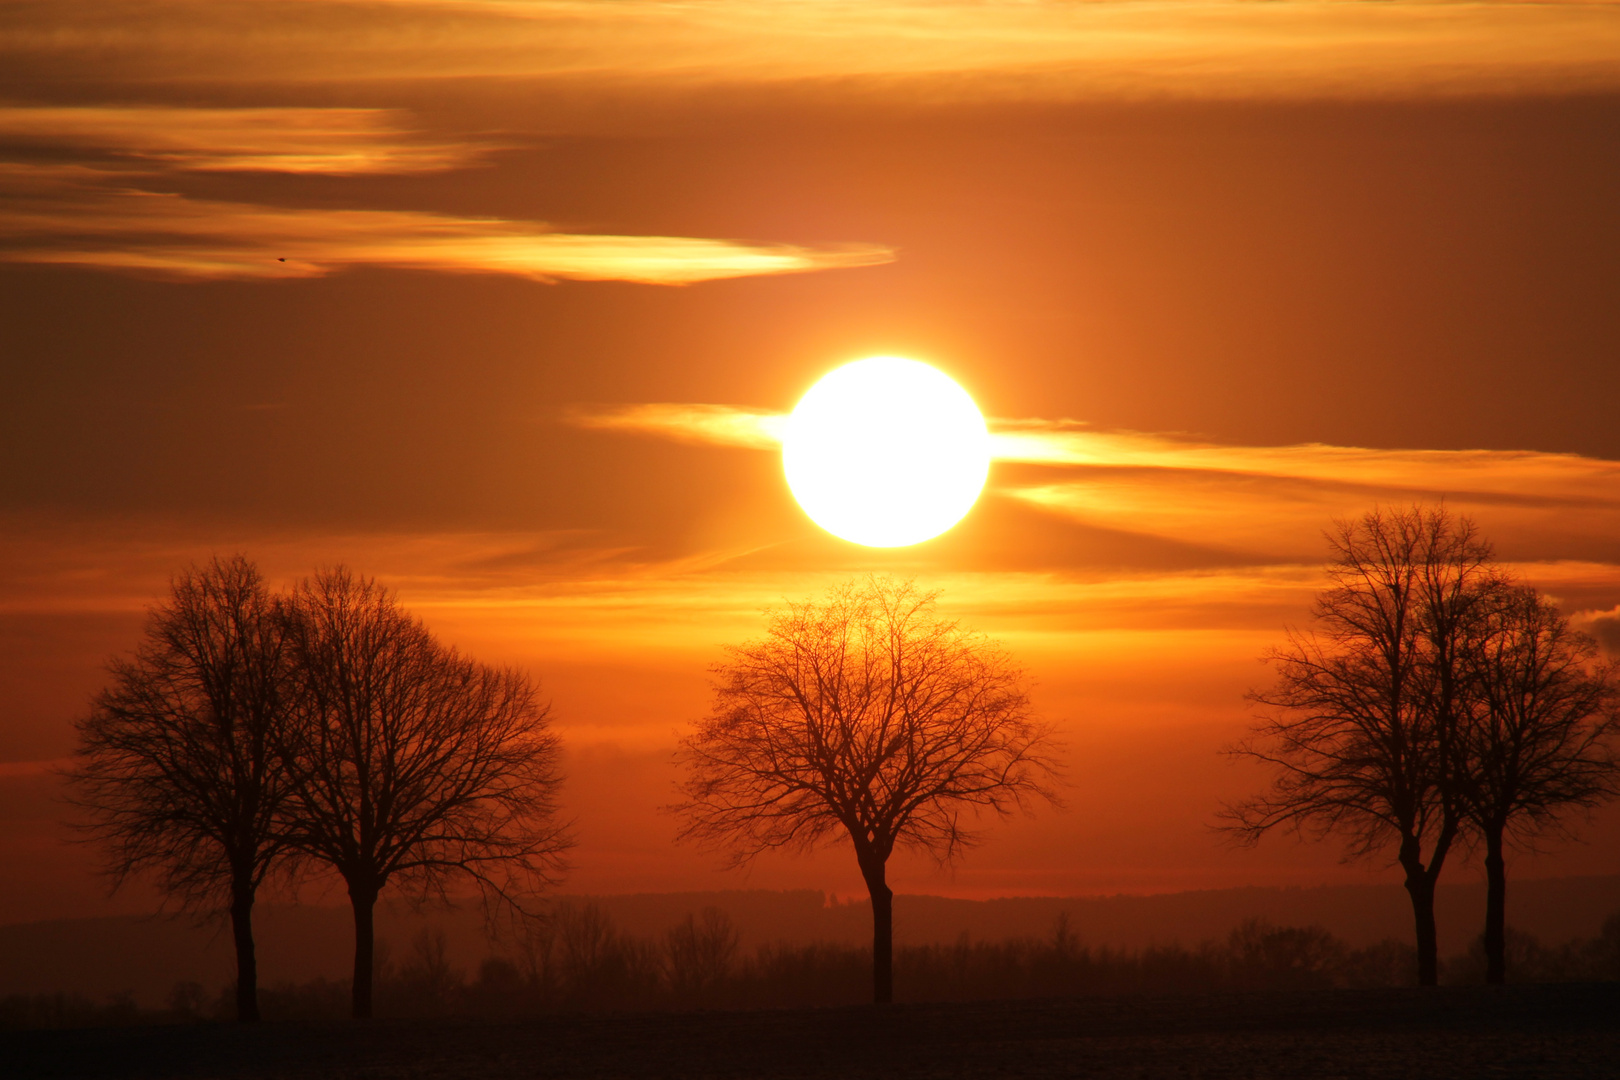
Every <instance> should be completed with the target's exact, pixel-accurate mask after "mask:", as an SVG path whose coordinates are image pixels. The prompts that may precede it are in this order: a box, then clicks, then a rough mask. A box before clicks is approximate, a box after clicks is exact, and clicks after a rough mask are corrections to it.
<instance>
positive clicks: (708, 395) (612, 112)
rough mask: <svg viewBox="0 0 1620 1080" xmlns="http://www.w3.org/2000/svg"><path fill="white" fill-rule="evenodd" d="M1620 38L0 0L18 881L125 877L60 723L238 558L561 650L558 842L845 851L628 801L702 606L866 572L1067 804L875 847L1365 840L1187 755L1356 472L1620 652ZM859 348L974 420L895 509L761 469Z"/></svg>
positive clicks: (522, 6) (578, 859)
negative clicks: (173, 604)
mask: <svg viewBox="0 0 1620 1080" xmlns="http://www.w3.org/2000/svg"><path fill="white" fill-rule="evenodd" d="M1617 58H1620V8H1617V7H1616V6H1615V5H1612V4H1608V3H1448V2H1414V0H1387V2H1378V3H1371V2H1361V0H1333V2H1308V0H1278V2H1274V3H1263V4H1262V3H1246V2H1245V3H1237V2H1230V0H1226V2H1210V3H1204V2H1198V0H1186V2H1168V0H1167V2H1155V0H1139V2H1121V0H1093V2H1070V3H1058V2H1041V0H1024V2H1013V0H1008V2H988V0H987V2H976V3H969V2H948V0H942V2H922V0H917V2H903V0H873V2H866V3H853V2H835V0H778V2H770V0H689V2H659V3H655V2H649V0H622V2H618V3H611V4H609V3H600V2H598V3H591V2H564V0H555V2H548V0H482V2H480V0H466V2H452V0H440V2H427V0H372V2H366V3H358V2H357V3H349V2H339V0H252V2H246V0H243V2H232V0H192V2H188V0H142V2H138V3H137V2H133V0H130V2H117V0H41V2H26V0H20V2H13V3H10V4H7V5H5V6H4V7H3V8H0V657H3V659H0V866H4V867H5V868H6V869H5V871H4V872H3V873H0V921H5V922H12V921H21V920H27V919H39V918H46V917H55V916H60V915H94V914H103V913H112V912H124V911H141V910H147V909H149V908H150V906H151V904H152V902H153V897H152V894H151V893H150V890H148V889H143V887H142V886H140V885H139V884H136V885H134V886H131V887H128V888H126V889H125V890H124V891H122V892H120V893H119V894H118V895H116V896H113V897H108V895H107V893H106V887H105V883H104V882H103V881H101V880H100V879H99V878H98V877H97V876H96V874H95V865H96V864H95V853H94V852H93V851H91V850H89V849H87V848H85V847H84V846H82V845H78V844H73V843H69V842H67V841H66V840H65V837H66V836H67V835H68V833H67V832H66V831H65V830H64V828H63V825H62V822H63V820H64V819H65V818H66V817H67V816H68V813H69V812H68V809H67V807H65V806H64V805H63V804H62V803H61V801H60V794H61V792H60V785H59V781H58V780H57V778H56V775H55V770H56V769H57V768H58V767H59V766H60V765H61V763H62V762H63V761H64V759H66V758H67V757H68V756H69V755H70V754H71V752H72V749H73V727H72V725H73V721H74V719H75V718H76V717H78V716H81V715H82V714H83V713H84V712H85V710H86V706H87V702H88V700H89V698H90V695H91V694H93V693H94V691H95V690H96V689H97V688H98V687H99V686H100V685H102V683H103V681H104V679H105V669H104V665H105V663H106V661H107V660H108V658H109V657H111V656H114V655H117V654H119V653H122V652H125V651H127V650H129V649H130V648H132V647H133V646H134V644H135V642H136V641H137V639H138V636H139V633H140V627H141V623H142V618H143V613H144V611H145V610H146V609H147V607H148V606H149V605H151V604H153V603H155V602H157V601H159V600H160V599H161V598H162V596H163V595H164V593H165V590H166V589H167V585H168V581H169V577H170V575H172V574H174V573H175V572H176V571H178V570H179V569H181V568H183V567H184V566H185V565H187V564H188V563H189V562H192V561H194V560H203V559H207V558H209V557H210V556H212V555H214V554H230V553H236V552H240V553H242V554H245V555H247V556H248V557H249V558H251V559H253V560H255V561H256V562H257V563H258V565H259V566H260V567H261V569H262V570H263V571H264V572H265V574H266V575H267V577H269V579H270V580H271V581H272V582H273V583H275V584H277V585H281V584H287V583H290V582H292V581H295V580H297V579H298V578H300V577H302V576H304V575H306V574H309V573H310V572H312V571H314V570H315V569H317V568H320V567H325V566H331V565H334V564H337V563H343V564H346V565H348V566H350V567H352V568H353V569H355V570H357V571H359V572H361V573H363V574H367V575H371V576H375V577H376V578H378V579H379V580H380V581H382V582H384V583H385V584H387V585H389V586H390V587H392V588H394V589H396V590H397V592H398V595H399V597H400V599H401V601H402V603H404V604H405V605H406V606H407V607H408V608H409V609H410V610H412V611H413V612H415V613H417V614H418V615H420V616H421V617H422V618H423V619H424V620H425V621H426V622H427V623H428V624H429V625H430V626H431V627H432V629H433V630H434V631H435V632H436V633H438V634H439V635H440V636H441V637H443V638H444V639H445V640H446V641H448V642H450V643H452V644H454V645H456V646H457V647H459V648H461V649H463V650H465V651H466V652H468V653H470V654H471V655H473V656H476V657H478V658H479V659H482V660H487V661H490V662H495V663H503V664H514V665H519V666H521V667H523V668H525V669H526V670H529V671H531V672H532V673H533V674H534V675H535V676H536V677H537V678H538V679H539V680H540V682H541V685H542V686H543V687H544V692H545V693H546V695H547V696H548V697H549V699H550V700H551V702H552V716H553V721H554V723H555V725H556V729H557V731H558V732H559V733H560V734H561V735H562V737H563V740H564V744H565V747H566V762H565V768H566V772H567V775H568V786H567V789H566V794H565V803H566V807H567V812H568V813H569V814H570V815H572V816H573V817H574V818H575V820H576V822H577V826H576V832H577V834H578V836H579V840H580V843H579V846H578V847H577V849H576V850H575V851H574V852H573V855H572V859H573V864H574V867H573V870H572V872H571V874H570V876H569V878H568V880H567V882H566V886H565V887H566V888H567V889H569V890H570V891H576V892H597V893H608V892H642V891H676V890H686V889H693V890H697V889H704V890H708V889H716V888H788V887H793V888H800V887H807V888H819V889H825V890H828V891H830V892H834V893H836V894H839V895H843V896H853V895H859V894H860V893H861V891H862V890H861V885H860V878H859V875H858V873H857V872H856V868H855V866H854V862H853V859H852V858H850V857H849V853H848V852H847V851H846V850H839V849H833V850H831V851H828V852H826V853H823V854H819V855H814V856H807V857H788V856H782V857H771V858H766V859H762V860H760V861H759V862H757V863H756V864H755V865H754V866H753V867H752V869H751V870H749V871H748V872H746V873H741V872H737V871H732V870H726V869H724V868H723V866H722V861H721V860H720V859H719V858H717V857H715V856H714V855H712V854H709V853H705V852H702V851H697V850H694V849H691V848H688V847H683V846H679V845H676V844H675V843H674V833H675V828H676V823H675V821H674V820H673V819H672V818H671V817H670V816H669V815H668V814H667V813H665V812H664V811H663V810H662V809H661V808H662V807H663V806H664V805H666V804H668V803H670V802H673V801H674V800H675V790H674V786H673V785H674V782H675V779H676V775H677V774H676V772H675V766H674V764H673V762H672V758H671V755H672V751H673V748H674V746H675V742H676V739H677V738H678V737H679V735H680V734H681V733H682V732H683V731H685V730H689V727H690V725H691V723H692V722H693V721H694V720H695V719H697V718H698V717H700V716H701V715H703V713H704V712H705V710H706V709H707V705H708V700H709V697H708V695H709V678H710V675H709V668H710V667H711V665H713V664H715V663H716V662H718V661H720V660H721V659H723V657H724V647H725V646H726V645H728V644H736V643H740V642H742V641H745V640H748V639H749V638H751V637H754V636H757V635H758V634H759V633H760V632H761V631H762V630H763V628H764V626H765V616H764V614H763V612H764V611H765V610H766V609H768V608H770V607H772V606H778V605H781V604H782V603H784V602H787V601H796V600H802V599H806V598H809V597H812V596H815V595H817V594H818V593H820V592H822V591H823V590H824V589H826V588H827V587H828V586H830V585H832V584H834V583H836V582H839V581H843V580H847V579H849V578H850V577H852V576H855V575H859V574H865V573H874V572H875V573H886V574H893V575H896V576H901V577H914V578H915V579H916V580H917V582H918V583H919V584H920V585H922V586H923V587H925V588H928V589H937V590H939V591H940V601H939V602H940V605H941V610H942V612H944V613H945V614H947V615H949V616H950V617H953V618H959V619H960V620H962V622H963V623H964V624H965V625H968V626H971V627H973V628H975V629H978V630H981V631H983V632H984V633H986V634H988V635H989V636H991V637H993V638H995V639H997V640H999V641H1000V642H1002V643H1003V644H1004V645H1005V646H1006V647H1007V649H1008V650H1009V651H1010V652H1011V653H1012V654H1013V655H1014V656H1015V657H1016V658H1017V659H1018V661H1019V662H1020V663H1021V664H1022V665H1023V666H1024V668H1025V669H1026V671H1027V673H1028V677H1029V685H1030V687H1031V694H1032V698H1033V701H1034V703H1035V706H1036V708H1037V709H1038V711H1039V713H1040V715H1042V716H1043V717H1044V718H1045V719H1047V720H1048V721H1050V722H1051V723H1052V724H1053V725H1054V727H1055V728H1056V729H1057V731H1058V734H1059V737H1060V738H1061V740H1062V742H1063V747H1064V749H1063V759H1064V763H1065V787H1064V789H1063V801H1064V804H1065V805H1064V806H1063V808H1061V809H1051V808H1045V809H1040V810H1038V812H1037V813H1036V814H1035V815H1034V816H1032V817H1015V818H1013V819H1011V820H1008V821H1006V822H1000V823H994V822H987V823H986V829H985V839H984V842H983V844H982V845H981V846H979V847H978V848H976V849H974V850H972V851H970V852H969V853H968V854H967V855H966V856H965V857H964V858H963V859H962V860H961V862H960V863H959V864H957V865H955V866H954V867H939V866H936V865H935V864H934V863H932V862H931V861H930V860H928V859H927V858H926V857H921V856H909V855H907V856H897V857H896V860H895V862H894V864H893V867H892V874H891V880H892V882H893V884H894V885H895V887H896V888H897V889H898V890H899V891H902V892H929V893H939V894H946V895H955V896H965V897H983V896H1006V895H1033V894H1045V895H1081V894H1095V893H1112V892H1160V891H1168V890H1179V889H1199V888H1219V887H1226V886H1234V885H1254V884H1260V885H1267V884H1276V885H1311V884H1318V883H1328V882H1333V883H1339V882H1355V881H1385V880H1392V879H1393V878H1392V874H1391V871H1390V869H1389V867H1388V866H1387V865H1385V864H1383V863H1381V862H1378V861H1373V862H1370V863H1369V862H1361V863H1353V864H1343V863H1341V861H1340V857H1339V856H1340V852H1339V849H1338V847H1337V846H1336V845H1335V844H1333V843H1331V842H1330V843H1301V842H1296V841H1294V840H1292V839H1289V838H1286V837H1277V838H1274V839H1268V840H1267V841H1265V842H1263V843H1262V844H1261V845H1260V846H1259V847H1258V848H1256V849H1253V850H1247V849H1234V848H1233V847H1232V846H1230V845H1229V844H1227V843H1226V842H1225V841H1223V839H1222V838H1221V836H1219V835H1218V834H1217V833H1216V832H1214V831H1213V830H1212V828H1211V825H1212V824H1213V822H1214V820H1215V815H1216V813H1217V811H1218V810H1219V808H1220V806H1221V803H1222V800H1227V799H1235V798H1241V797H1243V796H1244V795H1247V794H1251V793H1254V792H1256V791H1258V790H1260V788H1261V787H1262V786H1263V785H1264V783H1265V781H1266V775H1265V774H1264V773H1263V772H1262V771H1260V770H1258V769H1256V768H1254V767H1252V766H1248V765H1243V764H1239V763H1234V762H1233V761H1231V760H1230V759H1229V758H1228V757H1226V756H1224V755H1223V754H1222V753H1221V750H1222V748H1223V747H1226V746H1229V745H1230V744H1232V743H1233V742H1235V741H1236V740H1238V739H1240V738H1241V737H1242V736H1243V735H1244V733H1245V731H1246V730H1247V727H1248V725H1249V724H1250V723H1251V721H1252V716H1251V708H1250V706H1249V705H1248V704H1247V703H1246V702H1245V700H1244V694H1245V692H1246V691H1247V690H1250V689H1255V688H1260V687H1263V686H1265V685H1266V684H1267V682H1268V680H1269V676H1268V669H1267V667H1266V666H1265V665H1264V664H1263V663H1262V662H1261V657H1262V656H1263V655H1264V654H1265V652H1266V650H1267V649H1268V648H1270V647H1273V646H1275V645H1277V644H1279V643H1280V642H1281V641H1282V640H1283V637H1284V634H1285V632H1286V630H1287V628H1289V627H1304V626H1307V625H1308V623H1309V619H1310V602H1311V599H1312V597H1313V595H1314V594H1315V593H1316V591H1318V590H1319V589H1320V588H1321V586H1322V583H1323V578H1322V565H1323V562H1324V559H1325V557H1326V552H1327V548H1326V544H1325V542H1324V539H1323V531H1324V530H1325V529H1327V528H1329V527H1331V524H1332V522H1333V520H1334V519H1335V518H1342V517H1347V516H1348V517H1354V516H1357V515H1359V514H1361V513H1364V512H1365V511H1367V510H1369V509H1371V508H1373V507H1374V506H1377V505H1384V506H1405V505H1410V504H1411V503H1413V502H1415V501H1421V500H1430V501H1432V500H1436V499H1441V498H1443V499H1444V500H1445V501H1446V503H1447V505H1448V506H1450V507H1451V508H1452V509H1453V510H1455V511H1457V512H1459V513H1462V514H1466V515H1469V516H1471V517H1472V518H1474V519H1475V520H1476V522H1477V523H1478V524H1479V526H1480V528H1481V530H1482V531H1483V533H1484V534H1485V535H1486V536H1487V537H1488V538H1489V539H1491V540H1492V541H1493V543H1494V544H1495V547H1496V550H1497V553H1498V556H1499V557H1500V559H1501V560H1502V561H1503V562H1504V563H1505V564H1507V565H1509V566H1510V567H1512V568H1513V569H1514V570H1515V571H1516V572H1517V573H1519V574H1521V575H1522V576H1523V577H1524V579H1525V580H1527V581H1529V582H1531V583H1533V584H1535V585H1537V586H1538V587H1540V588H1542V589H1543V590H1545V591H1546V592H1547V593H1548V594H1549V595H1551V596H1553V597H1554V598H1556V599H1557V600H1558V602H1559V603H1560V604H1561V605H1562V607H1563V609H1564V610H1565V611H1566V613H1568V614H1569V615H1570V616H1571V617H1572V618H1573V619H1574V620H1575V621H1576V623H1577V624H1578V625H1580V626H1582V627H1584V628H1586V629H1588V630H1590V631H1592V632H1593V633H1594V634H1596V635H1597V636H1599V637H1600V638H1601V639H1603V640H1605V641H1607V642H1608V643H1609V644H1610V646H1611V647H1612V648H1614V649H1616V650H1617V651H1620V426H1617V425H1616V424H1615V422H1614V410H1613V402H1614V401H1615V400H1616V398H1617V396H1620V362H1617V360H1620V305H1616V304H1615V303H1614V296H1615V295H1616V289H1617V286H1620V200H1616V199H1615V197H1614V192H1615V191H1616V190H1617V188H1620V136H1617V132H1620V59H1617ZM879 354H893V355H901V356H907V357H912V358H915V359H918V360H923V361H926V362H928V363H931V364H933V365H935V366H937V367H938V368H939V369H940V370H942V371H945V372H947V373H948V374H950V375H951V376H952V377H953V378H955V379H956V380H957V381H958V382H959V383H960V384H961V385H962V386H963V387H964V388H966V389H967V390H968V392H969V393H970V394H972V396H973V397H974V399H975V400H976V401H977V402H978V404H979V406H980V408H981V409H982V410H983V412H984V413H985V415H986V416H987V417H988V418H989V422H990V427H991V431H992V435H993V447H994V459H993V462H992V467H991V472H990V478H989V482H988V485H987V487H986V490H985V493H984V495H983V496H982V497H981V499H980V500H979V502H978V504H977V505H976V506H975V508H974V509H973V510H972V511H971V512H970V513H969V515H968V516H967V517H966V518H965V519H964V520H963V521H962V522H961V523H960V524H959V525H958V526H957V527H955V528H954V529H952V530H950V531H949V532H947V533H945V534H944V535H942V536H940V537H938V538H937V539H934V540H930V541H927V542H924V543H922V544H918V545H916V546H913V547H907V548H898V549H872V548H862V547H858V546H855V545H852V544H849V543H847V542H844V541H841V540H838V539H836V538H834V537H832V536H830V535H828V534H826V533H824V532H822V531H821V530H820V529H819V528H818V527H817V526H816V525H814V524H813V523H812V522H811V521H810V520H809V519H808V518H806V517H805V516H804V514H803V513H802V512H801V511H800V510H799V509H798V508H797V506H796V505H795V503H794V501H793V499H792V496H791V494H790V492H789V491H788V488H787V486H786V483H785V481H784V479H783V476H782V469H781V459H780V446H779V441H778V440H779V437H780V430H781V422H780V418H781V417H782V416H784V415H785V414H786V413H787V412H788V411H790V410H791V409H792V407H793V405H794V403H795V402H796V401H797V400H798V399H799V397H800V396H801V395H803V394H804V393H805V391H806V390H808V388H809V387H810V386H811V385H812V384H813V383H814V382H815V381H816V379H817V378H819V377H820V376H821V375H822V374H824V373H826V372H827V371H829V370H832V369H833V368H835V367H837V366H838V365H840V364H842V363H845V362H847V361H850V360H854V359H858V358H861V357H865V356H871V355H879ZM1575 824H1576V825H1577V831H1578V833H1579V835H1580V839H1579V840H1578V841H1575V842H1561V843H1556V844H1550V845H1548V846H1547V848H1546V850H1544V851H1541V852H1535V853H1518V854H1516V855H1515V856H1514V857H1513V861H1512V863H1511V869H1512V872H1514V873H1517V874H1520V875H1523V876H1533V877H1547V876H1554V875H1561V874H1612V873H1620V812H1617V811H1616V810H1614V809H1609V810H1605V811H1602V812H1600V813H1599V814H1598V815H1597V816H1596V817H1595V818H1594V819H1592V820H1591V821H1590V822H1582V821H1576V822H1575ZM1446 877H1447V878H1448V879H1452V880H1474V879H1476V878H1478V877H1479V870H1478V866H1477V861H1476V862H1471V861H1469V860H1468V859H1459V860H1458V862H1457V864H1456V866H1455V868H1453V869H1448V871H1447V874H1446ZM335 899H336V897H335V896H334V900H335Z"/></svg>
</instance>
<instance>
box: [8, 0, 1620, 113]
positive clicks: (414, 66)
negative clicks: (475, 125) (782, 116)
mask: <svg viewBox="0 0 1620 1080" xmlns="http://www.w3.org/2000/svg"><path fill="white" fill-rule="evenodd" d="M6 29H7V31H8V32H7V33H6V34H5V35H0V36H3V37H4V39H5V40H7V41H8V42H9V47H8V48H6V49H5V51H4V53H0V56H3V55H9V56H10V57H11V58H12V62H13V64H14V65H21V66H22V68H23V69H25V70H26V69H29V68H33V69H35V70H37V73H38V76H39V77H42V78H46V79H56V78H63V77H69V78H76V77H80V76H79V75H78V71H79V69H81V68H86V67H90V66H93V65H95V64H99V65H100V66H101V70H102V71H103V72H104V73H106V74H109V75H111V76H112V77H122V78H143V79H145V78H173V77H175V76H176V74H177V73H178V74H179V75H180V77H185V78H194V79H196V78H206V79H222V80H251V81H259V82H262V81H266V80H268V81H288V82H307V81H310V80H327V81H330V80H376V79H414V78H467V77H472V78H477V77H495V78H528V77H544V78H562V79H570V80H584V81H595V82H604V81H605V82H630V83H636V84H644V83H647V82H649V81H651V82H658V83H664V84H673V85H686V86H696V85H706V84H727V83H738V82H744V83H753V84H764V83H785V82H791V81H826V80H848V79H855V80H863V81H866V82H869V83H870V82H873V81H879V82H881V81H883V80H893V79H901V80H913V84H912V85H909V86H908V87H907V88H905V89H903V90H902V91H901V92H903V93H907V94H916V93H919V92H920V93H922V94H923V95H924V96H940V95H943V96H947V97H951V98H963V97H984V96H992V97H1021V98H1023V97H1038V98H1073V97H1096V96H1105V97H1106V96H1115V97H1117V96H1122V95H1123V96H1136V97H1140V96H1163V95H1175V96H1183V95H1190V96H1210V95H1214V96H1231V95H1239V96H1252V95H1260V96H1288V97H1299V96H1305V97H1319V96H1324V95H1329V96H1342V95H1349V96H1365V95H1387V94H1397V95H1402V94H1456V93H1463V94H1468V93H1482V92H1483V93H1493V92H1523V91H1525V90H1532V91H1534V90H1541V91H1553V92H1567V91H1571V90H1594V89H1602V88H1613V87H1615V86H1617V85H1620V65H1617V64H1616V62H1615V57H1617V56H1620V12H1617V11H1616V10H1615V8H1614V7H1613V6H1612V5H1609V4H1601V3H1536V4H1520V3H1502V2H1476V3H1467V2H1449V3H1448V2H1443V0H1389V2H1381V3H1371V2H1356V0H1350V2H1346V0H1280V2H1276V3H1265V4H1260V3H1248V2H1239V0H1092V2H1086V3H1071V2H1062V0H1031V2H1024V3H982V2H971V0H869V2H868V0H791V2H786V0H782V2H772V0H712V2H709V3H703V4H687V3H667V2H662V0H619V2H615V3H612V4H603V3H592V2H580V0H481V2H480V0H473V2H466V3H455V4H452V3H446V2H443V0H389V2H385V3H374V2H373V3H359V2H348V0H254V2H252V3H242V2H231V0H167V2H159V3H155V4H154V3H149V2H148V3H137V2H135V0H100V2H97V3H92V4H73V5H59V6H57V9H56V10H54V11H53V10H50V9H48V8H43V9H40V10H37V11H34V12H33V13H32V15H31V21H30V22H29V23H28V24H27V25H20V26H12V27H7V28H6ZM918 80H920V81H921V83H925V84H926V85H920V84H917V83H916V81H918Z"/></svg>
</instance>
